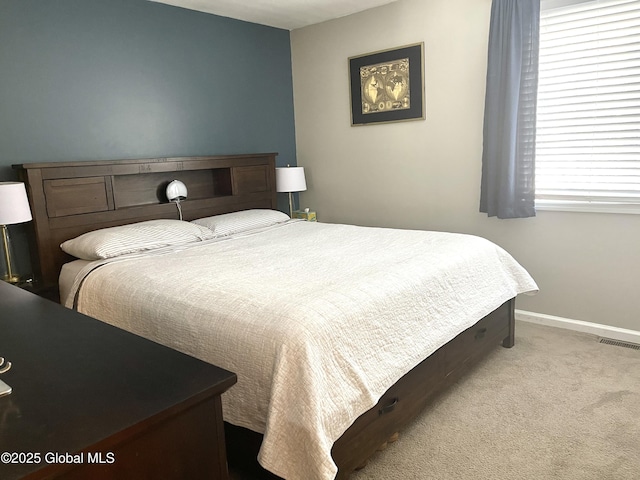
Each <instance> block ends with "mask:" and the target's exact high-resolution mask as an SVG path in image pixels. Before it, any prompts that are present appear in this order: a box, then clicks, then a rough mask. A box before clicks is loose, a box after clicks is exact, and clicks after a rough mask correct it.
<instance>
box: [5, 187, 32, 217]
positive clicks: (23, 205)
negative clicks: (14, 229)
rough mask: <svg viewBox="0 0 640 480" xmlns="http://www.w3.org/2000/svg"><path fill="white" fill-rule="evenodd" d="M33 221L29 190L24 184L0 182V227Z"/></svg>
mask: <svg viewBox="0 0 640 480" xmlns="http://www.w3.org/2000/svg"><path fill="white" fill-rule="evenodd" d="M29 220H31V210H30V209H29V200H28V199H27V190H26V189H25V188H24V183H22V182H0V225H13V224H14V223H22V222H28V221H29Z"/></svg>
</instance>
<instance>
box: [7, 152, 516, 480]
mask: <svg viewBox="0 0 640 480" xmlns="http://www.w3.org/2000/svg"><path fill="white" fill-rule="evenodd" d="M276 155H277V154H275V153H261V154H248V155H216V156H206V157H179V158H149V159H137V160H108V161H86V162H55V163H31V164H21V165H14V166H13V167H14V168H15V169H17V171H18V174H19V176H20V179H21V181H23V182H25V184H26V187H27V192H28V196H29V200H30V204H31V210H32V215H33V222H32V224H31V226H32V230H31V232H30V235H29V237H30V244H31V260H32V265H33V270H34V276H35V277H36V279H37V280H38V281H40V282H41V283H42V284H44V285H45V286H50V287H54V286H56V285H57V282H58V275H59V273H60V269H61V267H62V265H63V264H64V263H65V262H67V261H71V260H72V257H69V256H68V255H66V254H65V253H64V252H62V250H60V248H59V245H60V244H61V243H62V242H64V241H65V240H68V239H70V238H74V237H76V236H78V235H80V234H82V233H85V232H88V231H91V230H96V229H99V228H105V227H111V226H116V225H123V224H128V223H134V222H139V221H144V220H152V219H158V218H178V211H177V209H176V206H175V205H174V204H170V203H169V202H168V201H167V200H166V198H165V196H164V191H165V187H166V185H167V184H168V183H169V182H170V181H171V180H174V179H177V180H181V181H183V182H184V183H185V184H186V185H187V188H188V191H189V195H188V198H187V200H186V201H184V202H182V211H183V217H184V219H185V220H193V219H195V218H200V217H205V216H209V215H216V214H221V213H228V212H233V211H238V210H246V209H250V208H272V209H275V208H277V202H276V185H275V158H276ZM499 343H502V345H503V346H504V347H507V348H510V347H512V346H513V344H514V299H511V300H509V301H507V302H506V303H504V304H503V305H501V306H498V308H496V310H495V311H493V312H492V313H490V314H489V315H487V316H486V317H484V318H483V319H481V320H480V321H479V322H478V323H476V324H475V325H474V326H473V327H471V328H469V329H468V330H466V331H464V332H462V333H461V334H460V335H458V336H457V337H456V338H454V339H453V340H451V341H450V342H449V343H447V344H446V345H444V346H443V347H442V348H440V349H439V350H438V351H436V352H435V353H434V354H432V355H431V356H429V357H428V358H426V359H425V360H424V361H422V363H420V364H419V365H418V366H416V367H415V368H414V369H413V370H411V371H410V372H409V373H407V374H406V375H405V376H404V377H402V378H401V379H400V380H399V381H398V382H397V383H396V384H394V385H393V386H392V387H391V388H390V389H389V390H388V391H387V392H386V393H385V394H384V395H383V397H382V398H381V399H380V402H379V403H378V404H377V405H376V406H375V407H373V408H372V409H371V410H369V411H367V412H365V413H364V414H363V415H361V416H360V417H359V418H358V419H356V421H355V422H354V423H353V424H352V425H351V427H350V428H349V429H348V430H347V431H346V432H345V433H344V434H343V435H342V436H341V437H340V438H339V439H338V440H337V441H336V442H335V444H334V446H333V450H332V455H333V458H334V461H335V462H336V464H337V465H338V468H339V471H338V475H337V477H336V478H338V479H344V478H347V477H348V476H349V475H350V474H351V472H352V471H353V470H354V469H356V468H357V467H359V466H361V465H363V464H364V463H366V461H367V459H368V458H369V457H370V456H371V455H372V454H373V453H374V452H375V451H376V450H377V449H378V448H379V447H380V446H381V445H383V444H384V443H385V442H386V441H387V439H389V438H390V437H392V436H393V435H394V434H395V433H396V432H398V431H399V430H400V429H402V428H403V427H404V426H405V425H407V424H408V423H409V422H411V420H413V419H414V418H415V417H416V416H417V415H418V414H419V413H420V412H421V411H422V410H423V409H424V408H425V406H426V405H427V404H428V403H429V402H430V401H432V399H433V398H434V397H435V396H436V395H437V394H438V393H440V392H442V391H443V390H445V389H446V388H447V387H448V386H449V385H450V384H452V383H453V382H455V381H456V380H458V379H459V378H460V377H461V376H462V374H463V373H465V372H466V371H467V370H469V369H470V368H471V367H472V366H474V365H476V364H477V363H478V361H479V360H480V359H481V358H483V357H484V356H485V355H486V354H487V353H488V352H490V351H491V350H493V349H494V348H495V346H496V345H497V344H499ZM227 433H228V435H229V438H228V441H227V443H228V451H229V458H230V460H234V459H236V458H240V459H245V458H246V455H247V454H249V455H250V456H252V457H253V458H255V455H256V453H257V449H258V448H259V443H260V438H261V436H260V435H259V434H256V433H254V432H250V431H248V430H245V429H238V428H237V427H231V426H229V429H228V431H227ZM241 461H244V460H241ZM232 463H233V462H232Z"/></svg>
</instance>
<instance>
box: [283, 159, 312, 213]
mask: <svg viewBox="0 0 640 480" xmlns="http://www.w3.org/2000/svg"><path fill="white" fill-rule="evenodd" d="M306 189H307V182H306V180H305V179H304V167H291V166H289V165H287V166H286V167H281V168H276V192H286V193H288V194H289V216H290V217H293V195H292V193H293V192H304V191H305V190H306Z"/></svg>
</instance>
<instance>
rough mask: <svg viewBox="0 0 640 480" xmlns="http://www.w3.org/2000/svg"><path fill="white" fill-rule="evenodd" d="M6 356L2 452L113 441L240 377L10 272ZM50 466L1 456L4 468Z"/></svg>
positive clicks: (1, 348)
mask: <svg viewBox="0 0 640 480" xmlns="http://www.w3.org/2000/svg"><path fill="white" fill-rule="evenodd" d="M0 356H2V357H4V358H5V359H6V360H7V361H10V362H11V363H12V368H11V370H9V371H8V372H7V373H5V374H3V375H0V379H1V380H3V381H4V382H5V383H7V384H8V385H10V386H11V387H12V389H13V393H11V394H10V395H8V396H5V397H1V398H0V452H36V453H41V454H42V455H43V456H44V454H45V453H48V452H56V453H60V454H64V453H74V452H79V451H86V452H92V451H95V449H97V448H98V447H101V448H103V449H105V448H106V449H108V445H105V444H104V441H105V439H108V438H113V436H114V435H116V434H119V435H120V437H122V438H126V436H127V435H129V434H131V433H132V430H134V426H136V427H135V428H138V427H139V426H140V424H141V423H143V424H144V423H145V422H148V423H152V422H155V421H159V420H161V419H162V418H167V417H168V416H171V415H174V414H178V413H179V412H181V411H182V410H184V409H185V408H188V407H189V406H192V405H194V404H196V403H198V402H200V401H202V400H203V399H205V398H209V397H211V396H214V395H220V394H221V393H222V392H224V391H225V390H227V389H228V388H229V387H231V386H232V385H233V384H234V383H235V382H236V376H235V374H233V373H231V372H228V371H226V370H223V369H221V368H218V367H215V366H213V365H210V364H208V363H206V362H203V361H200V360H197V359H195V358H193V357H190V356H188V355H185V354H182V353H180V352H177V351H175V350H172V349H170V348H167V347H164V346H162V345H159V344H157V343H154V342H151V341H149V340H146V339H144V338H141V337H139V336H136V335H133V334H131V333H128V332H125V331H123V330H121V329H118V328H115V327H112V326H110V325H107V324H105V323H102V322H100V321H98V320H95V319H93V318H90V317H87V316H85V315H82V314H80V313H77V312H75V311H72V310H69V309H67V308H65V307H63V306H61V305H58V304H55V303H53V302H50V301H48V300H45V299H42V298H40V297H38V296H36V295H33V294H32V293H29V292H26V291H23V290H21V289H19V288H17V287H15V286H13V285H9V284H7V283H5V282H2V281H0ZM212 414H213V413H212ZM101 442H102V443H101ZM92 446H93V447H94V450H92ZM45 466H46V464H45V463H44V461H41V463H40V464H35V465H34V464H26V465H18V464H4V463H1V464H0V477H1V478H3V479H10V478H20V477H22V476H24V475H26V474H28V473H29V472H32V471H35V470H38V469H40V468H43V467H45Z"/></svg>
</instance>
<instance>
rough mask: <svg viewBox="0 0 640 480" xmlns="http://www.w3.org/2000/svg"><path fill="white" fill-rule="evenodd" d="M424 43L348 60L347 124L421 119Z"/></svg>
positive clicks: (423, 115) (422, 115) (422, 110)
mask: <svg viewBox="0 0 640 480" xmlns="http://www.w3.org/2000/svg"><path fill="white" fill-rule="evenodd" d="M423 60H424V43H416V44H413V45H407V46H405V47H399V48H394V49H390V50H383V51H380V52H374V53H368V54H365V55H359V56H356V57H350V58H349V76H350V84H351V90H350V92H351V125H352V126H356V125H370V124H375V123H387V122H398V121H405V120H424V118H425V114H424V74H423V72H424V68H423Z"/></svg>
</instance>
